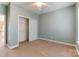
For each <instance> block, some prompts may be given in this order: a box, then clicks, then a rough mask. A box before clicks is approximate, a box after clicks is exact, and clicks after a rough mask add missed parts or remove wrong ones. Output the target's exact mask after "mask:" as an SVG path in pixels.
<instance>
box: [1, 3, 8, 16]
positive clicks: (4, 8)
mask: <svg viewBox="0 0 79 59" xmlns="http://www.w3.org/2000/svg"><path fill="white" fill-rule="evenodd" d="M6 8H7V6H5V5H2V4H0V14H4V15H5V14H6Z"/></svg>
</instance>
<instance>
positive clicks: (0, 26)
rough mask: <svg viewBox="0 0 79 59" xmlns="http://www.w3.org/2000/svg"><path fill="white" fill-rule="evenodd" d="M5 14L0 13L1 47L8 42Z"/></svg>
mask: <svg viewBox="0 0 79 59" xmlns="http://www.w3.org/2000/svg"><path fill="white" fill-rule="evenodd" d="M5 19H6V16H5V15H0V47H1V46H4V45H5V44H6V37H5V35H6V28H5V25H6V24H5Z"/></svg>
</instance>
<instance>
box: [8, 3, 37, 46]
mask: <svg viewBox="0 0 79 59" xmlns="http://www.w3.org/2000/svg"><path fill="white" fill-rule="evenodd" d="M9 10H10V12H9V17H8V18H9V24H8V26H9V27H8V35H9V36H8V44H9V46H15V45H17V44H18V19H19V15H22V16H25V17H29V18H30V21H29V22H30V26H32V27H31V29H30V30H29V31H30V33H29V36H30V39H31V40H33V39H36V37H37V35H38V34H37V26H36V25H38V24H37V22H38V15H37V14H35V13H33V12H30V11H27V10H26V9H23V8H21V7H19V6H17V5H15V3H10V8H9ZM33 22H34V23H33ZM31 23H32V25H31ZM33 25H34V26H33ZM35 30H36V31H35ZM34 35H35V36H34Z"/></svg>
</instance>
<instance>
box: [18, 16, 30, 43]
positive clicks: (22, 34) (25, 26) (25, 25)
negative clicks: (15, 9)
mask: <svg viewBox="0 0 79 59" xmlns="http://www.w3.org/2000/svg"><path fill="white" fill-rule="evenodd" d="M18 35H19V36H18V37H19V38H18V41H19V43H22V42H29V19H28V18H26V17H23V16H19V20H18Z"/></svg>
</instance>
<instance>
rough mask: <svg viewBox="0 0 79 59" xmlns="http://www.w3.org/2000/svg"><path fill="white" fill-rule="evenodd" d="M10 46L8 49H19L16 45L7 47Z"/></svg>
mask: <svg viewBox="0 0 79 59" xmlns="http://www.w3.org/2000/svg"><path fill="white" fill-rule="evenodd" d="M7 46H8V48H9V49H14V48H17V47H19V45H18V44H17V45H15V46H9V45H7Z"/></svg>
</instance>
